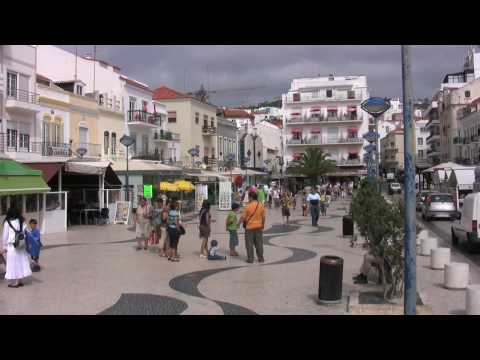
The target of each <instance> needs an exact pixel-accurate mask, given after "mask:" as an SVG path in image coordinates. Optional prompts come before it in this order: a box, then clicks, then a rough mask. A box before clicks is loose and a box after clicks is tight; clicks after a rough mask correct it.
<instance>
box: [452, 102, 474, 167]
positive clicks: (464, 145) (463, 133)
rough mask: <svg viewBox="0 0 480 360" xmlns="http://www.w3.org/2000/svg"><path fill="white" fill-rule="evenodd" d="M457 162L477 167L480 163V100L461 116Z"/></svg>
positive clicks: (456, 142) (456, 141)
mask: <svg viewBox="0 0 480 360" xmlns="http://www.w3.org/2000/svg"><path fill="white" fill-rule="evenodd" d="M458 120H459V121H458V123H459V128H458V136H457V137H456V138H455V139H454V143H455V145H456V157H455V162H456V163H460V164H464V165H477V164H478V163H479V162H480V98H476V99H474V100H473V101H472V102H471V103H470V105H469V106H468V107H466V108H465V109H463V110H462V111H461V114H459V119H458Z"/></svg>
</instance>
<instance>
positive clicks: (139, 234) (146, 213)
mask: <svg viewBox="0 0 480 360" xmlns="http://www.w3.org/2000/svg"><path fill="white" fill-rule="evenodd" d="M151 219H152V208H151V206H150V205H148V203H147V199H145V198H144V197H142V198H140V202H139V206H138V207H137V211H136V213H135V236H136V238H137V251H138V250H141V249H142V242H143V244H144V245H143V249H144V250H147V249H148V239H149V237H150V231H151V230H150V229H151V224H150V221H151Z"/></svg>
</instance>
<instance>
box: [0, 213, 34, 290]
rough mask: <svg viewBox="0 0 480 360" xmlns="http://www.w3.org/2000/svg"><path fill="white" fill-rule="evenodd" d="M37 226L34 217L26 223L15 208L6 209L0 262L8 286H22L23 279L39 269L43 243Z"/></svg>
mask: <svg viewBox="0 0 480 360" xmlns="http://www.w3.org/2000/svg"><path fill="white" fill-rule="evenodd" d="M37 226H38V222H37V220H36V219H30V221H29V222H28V225H27V224H26V223H25V219H24V217H23V216H22V214H21V212H20V211H19V210H18V209H17V208H15V207H10V208H9V209H8V211H7V214H6V217H5V220H4V222H3V233H2V234H3V236H2V247H1V248H0V264H2V265H3V266H4V267H5V279H6V280H7V281H8V282H9V283H8V287H9V288H19V287H22V286H24V282H23V281H24V279H26V278H27V277H29V276H30V275H32V272H38V271H40V270H41V267H40V264H39V258H40V248H41V247H42V246H43V245H42V242H41V240H40V231H39V230H38V228H37Z"/></svg>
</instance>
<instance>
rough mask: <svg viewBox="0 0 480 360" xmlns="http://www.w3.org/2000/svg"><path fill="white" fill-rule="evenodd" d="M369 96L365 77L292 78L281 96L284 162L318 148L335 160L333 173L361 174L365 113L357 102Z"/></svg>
mask: <svg viewBox="0 0 480 360" xmlns="http://www.w3.org/2000/svg"><path fill="white" fill-rule="evenodd" d="M368 97H369V94H368V88H367V78H366V76H333V75H330V76H328V77H318V78H303V79H295V80H293V81H292V84H291V86H290V90H289V91H288V93H286V94H284V95H283V97H282V104H283V108H282V110H283V116H284V127H283V128H284V146H285V160H286V161H285V165H286V166H287V167H288V166H289V165H291V164H292V161H294V160H298V159H299V158H300V156H301V154H302V153H303V152H304V151H305V150H306V149H308V148H309V147H319V148H320V149H321V150H322V151H324V152H326V153H328V154H330V158H331V159H332V160H335V161H336V163H337V171H336V172H335V174H334V175H335V176H361V175H363V174H364V171H363V170H364V164H363V161H362V157H363V153H364V150H363V146H364V145H366V143H365V142H364V140H363V138H362V135H363V134H364V133H366V132H367V131H368V115H367V114H366V113H365V112H364V111H362V110H361V108H360V104H361V102H362V101H364V100H366V99H367V98H368Z"/></svg>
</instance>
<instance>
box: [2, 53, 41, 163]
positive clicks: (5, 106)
mask: <svg viewBox="0 0 480 360" xmlns="http://www.w3.org/2000/svg"><path fill="white" fill-rule="evenodd" d="M36 74H37V48H36V47H35V46H33V45H0V152H3V153H6V154H7V155H8V156H9V157H10V158H12V159H17V160H18V159H21V158H24V157H41V151H40V148H41V146H39V143H40V142H41V128H40V127H39V124H38V122H37V114H38V113H39V112H40V111H41V107H40V105H39V102H38V94H37V91H36Z"/></svg>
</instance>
